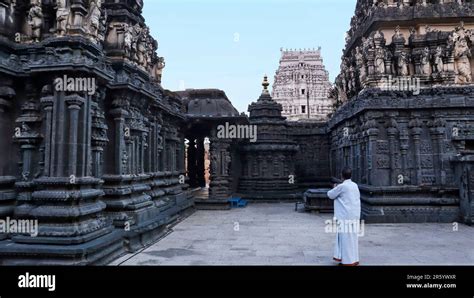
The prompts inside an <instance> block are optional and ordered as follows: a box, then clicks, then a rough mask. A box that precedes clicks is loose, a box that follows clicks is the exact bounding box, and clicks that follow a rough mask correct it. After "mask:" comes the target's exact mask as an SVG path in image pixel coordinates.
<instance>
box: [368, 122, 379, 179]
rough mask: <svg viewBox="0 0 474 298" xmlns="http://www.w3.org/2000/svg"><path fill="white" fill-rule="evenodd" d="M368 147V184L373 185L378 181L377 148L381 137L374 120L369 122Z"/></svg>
mask: <svg viewBox="0 0 474 298" xmlns="http://www.w3.org/2000/svg"><path fill="white" fill-rule="evenodd" d="M367 126H368V130H367V135H368V146H367V177H368V184H369V185H373V182H374V181H376V180H377V179H376V178H377V171H376V170H375V164H376V162H377V161H376V158H377V157H376V148H377V140H378V136H379V129H378V123H377V120H375V119H372V120H369V122H368V125H367Z"/></svg>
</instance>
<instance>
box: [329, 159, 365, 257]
mask: <svg viewBox="0 0 474 298" xmlns="http://www.w3.org/2000/svg"><path fill="white" fill-rule="evenodd" d="M351 178H352V170H351V169H350V168H345V169H344V170H343V171H342V179H343V180H344V182H343V183H341V184H339V185H335V186H334V188H333V189H332V190H330V191H329V192H328V197H329V198H330V199H331V200H334V218H335V220H336V226H337V232H336V246H335V249H334V260H335V261H336V262H339V263H340V264H341V265H345V266H357V265H359V235H358V233H359V228H360V192H359V187H358V186H357V184H356V183H354V182H352V180H351Z"/></svg>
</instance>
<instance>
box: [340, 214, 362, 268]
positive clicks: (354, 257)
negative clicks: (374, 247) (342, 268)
mask: <svg viewBox="0 0 474 298" xmlns="http://www.w3.org/2000/svg"><path fill="white" fill-rule="evenodd" d="M344 225H346V226H348V225H351V227H350V229H351V230H350V231H337V232H336V243H335V246H334V259H337V260H341V263H342V264H343V265H353V264H356V263H359V234H358V227H357V224H353V223H345V224H344Z"/></svg>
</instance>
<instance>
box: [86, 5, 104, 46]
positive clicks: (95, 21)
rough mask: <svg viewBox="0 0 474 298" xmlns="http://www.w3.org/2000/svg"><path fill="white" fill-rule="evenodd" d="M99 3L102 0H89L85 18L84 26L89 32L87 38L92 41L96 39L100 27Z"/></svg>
mask: <svg viewBox="0 0 474 298" xmlns="http://www.w3.org/2000/svg"><path fill="white" fill-rule="evenodd" d="M101 5H102V0H91V2H90V7H89V13H88V15H87V18H86V28H87V30H88V33H89V38H91V39H92V40H94V41H96V40H97V37H98V34H99V29H100V16H101V13H102V12H101V9H100V8H101Z"/></svg>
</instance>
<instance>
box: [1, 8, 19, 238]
mask: <svg viewBox="0 0 474 298" xmlns="http://www.w3.org/2000/svg"><path fill="white" fill-rule="evenodd" d="M0 9H1V7H0ZM0 13H1V11H0ZM0 27H1V26H0ZM0 30H1V29H0ZM0 32H1V31H0ZM1 79H2V82H1V83H0V84H2V88H0V135H2V136H4V138H5V139H4V140H3V142H1V143H2V144H0V149H1V152H2V154H3V156H4V157H3V160H2V161H1V167H0V219H5V218H6V217H10V216H12V214H13V210H14V206H15V200H16V199H17V194H16V191H15V182H16V180H17V179H16V177H14V172H13V166H9V165H12V164H13V160H11V158H10V152H11V142H10V141H7V140H8V139H7V137H9V136H11V134H12V131H13V127H12V125H13V113H12V112H13V110H12V106H13V105H12V101H13V100H14V98H15V96H16V93H15V91H14V90H13V89H12V88H11V87H10V86H9V85H10V84H9V83H11V81H9V80H7V79H6V78H3V77H2V78H1ZM10 169H11V170H10ZM7 237H8V235H7V234H2V233H1V232H0V241H1V240H4V239H6V238H7Z"/></svg>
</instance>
